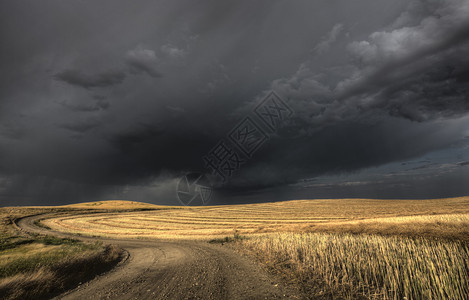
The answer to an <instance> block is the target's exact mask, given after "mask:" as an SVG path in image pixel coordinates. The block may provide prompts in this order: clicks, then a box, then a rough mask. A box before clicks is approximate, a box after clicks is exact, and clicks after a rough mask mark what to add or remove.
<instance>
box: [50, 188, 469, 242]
mask: <svg viewBox="0 0 469 300" xmlns="http://www.w3.org/2000/svg"><path fill="white" fill-rule="evenodd" d="M448 211H455V212H462V213H460V214H451V215H448V214H446V215H442V214H444V213H447V212H448ZM467 213H469V197H466V198H453V199H439V200H368V199H342V200H311V201H290V202H281V203H264V204H248V205H232V206H217V207H188V208H178V209H158V210H154V211H138V212H122V213H95V214H88V215H86V214H85V215H75V216H64V217H61V218H56V219H52V220H46V221H43V222H44V223H45V224H46V225H48V226H50V227H51V228H54V229H56V230H64V231H70V230H73V231H74V232H79V233H82V234H93V235H101V234H105V235H115V236H119V235H129V234H130V233H131V235H134V236H141V237H162V236H171V235H175V236H178V237H183V236H188V237H189V236H190V237H193V236H204V237H208V236H213V237H218V236H227V235H232V234H233V233H234V232H238V233H239V234H257V233H269V232H287V231H318V230H319V231H331V228H332V229H334V228H336V229H337V228H338V230H339V231H340V230H342V229H345V230H344V231H345V232H356V231H357V230H356V229H357V228H358V229H360V230H361V229H362V228H365V227H369V228H371V230H370V231H366V230H365V231H366V232H369V233H380V232H379V231H380V230H381V229H383V228H384V229H385V231H386V232H385V234H388V233H389V231H390V230H391V231H392V230H395V229H396V228H397V227H399V226H400V225H401V223H402V225H403V228H404V230H403V232H406V228H407V231H409V228H410V227H412V230H413V229H415V228H417V229H419V228H420V229H419V230H420V231H422V230H426V229H425V228H423V227H422V224H423V225H425V224H430V225H432V226H433V227H431V230H434V231H435V232H441V231H442V228H443V229H444V230H446V231H447V229H448V228H449V227H451V226H453V225H452V224H455V225H454V226H453V227H451V228H453V229H454V230H453V231H456V230H459V231H460V232H461V231H464V229H461V228H463V227H462V226H463V225H464V224H466V223H468V224H469V221H468V219H469V217H468V216H467ZM405 214H407V215H405ZM434 214H437V215H434ZM363 226H365V227H363ZM409 226H410V227H409ZM425 226H426V225H425ZM425 226H424V227H425ZM401 227H402V226H401ZM422 228H423V229H422ZM351 229H353V230H351ZM398 229H399V230H401V228H400V227H399V228H398ZM333 231H334V230H333ZM360 232H361V231H360ZM418 233H419V231H417V232H416V234H418ZM463 233H464V232H463ZM445 234H446V235H448V234H451V232H446V233H445Z"/></svg>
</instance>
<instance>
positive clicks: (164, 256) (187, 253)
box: [18, 214, 300, 299]
mask: <svg viewBox="0 0 469 300" xmlns="http://www.w3.org/2000/svg"><path fill="white" fill-rule="evenodd" d="M48 216H53V214H50V215H48ZM44 217H46V215H38V216H30V217H26V218H23V219H20V220H19V221H18V226H19V227H20V228H21V230H24V231H26V232H30V233H43V234H51V235H55V236H60V237H73V238H77V239H81V240H84V241H96V240H99V241H104V242H105V243H112V244H117V245H119V246H120V247H121V248H123V249H125V250H126V251H127V253H128V257H127V258H126V259H125V260H124V261H123V262H121V263H120V264H118V266H117V267H115V268H114V269H113V270H111V271H110V272H108V273H105V274H103V275H100V276H98V277H96V278H95V279H93V280H91V281H90V282H87V283H85V284H83V285H81V286H79V287H78V288H76V289H74V290H71V291H69V292H66V293H65V294H62V295H60V296H59V297H57V298H58V299H299V298H300V297H299V296H298V295H297V293H296V291H294V289H293V288H288V287H285V286H284V285H282V284H281V283H279V281H278V279H274V278H272V277H271V276H269V275H268V274H266V272H264V271H263V270H261V269H260V268H259V266H258V265H257V264H256V263H254V262H252V261H251V260H249V259H247V258H245V257H242V256H240V255H238V254H236V253H235V252H233V251H232V250H230V249H228V248H226V246H221V245H211V244H208V243H206V242H191V241H180V242H179V241H159V240H154V241H152V240H123V239H106V238H92V237H82V236H76V235H72V234H66V233H62V232H57V231H51V230H47V229H44V228H41V227H38V226H36V225H34V221H35V220H37V219H42V218H44Z"/></svg>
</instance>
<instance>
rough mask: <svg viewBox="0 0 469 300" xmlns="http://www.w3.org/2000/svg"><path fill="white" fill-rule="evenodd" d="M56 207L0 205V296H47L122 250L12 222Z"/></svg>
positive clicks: (109, 263)
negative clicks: (32, 231) (26, 231)
mask: <svg viewBox="0 0 469 300" xmlns="http://www.w3.org/2000/svg"><path fill="white" fill-rule="evenodd" d="M56 211H58V209H57V208H0V225H1V226H0V299H50V298H51V297H53V296H55V295H58V294H60V293H62V292H64V291H65V290H67V289H70V288H73V287H75V286H77V285H78V284H79V283H80V282H85V281H88V280H90V279H92V278H93V277H94V276H95V275H97V274H99V273H102V272H105V271H107V270H109V269H111V268H112V267H113V266H114V265H115V264H116V263H117V262H118V261H119V260H120V255H121V250H120V249H119V248H118V247H117V246H115V245H107V246H103V245H102V244H101V243H94V244H90V243H82V242H80V241H78V240H74V239H61V238H56V237H52V236H43V235H27V234H24V233H22V232H20V231H18V229H17V228H16V227H15V226H14V220H15V219H17V218H19V217H24V216H27V215H34V214H38V213H47V212H56ZM38 223H39V224H41V223H40V222H38Z"/></svg>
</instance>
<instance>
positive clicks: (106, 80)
mask: <svg viewBox="0 0 469 300" xmlns="http://www.w3.org/2000/svg"><path fill="white" fill-rule="evenodd" d="M125 76H126V75H125V73H123V72H121V71H107V72H103V73H98V74H85V73H83V72H81V71H78V70H65V71H62V72H60V73H57V74H55V75H54V78H55V79H57V80H61V81H63V82H66V83H68V84H71V85H76V86H80V87H83V88H86V89H89V88H93V87H107V86H111V85H116V84H120V83H122V81H124V79H125Z"/></svg>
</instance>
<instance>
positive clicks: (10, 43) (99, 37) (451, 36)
mask: <svg viewBox="0 0 469 300" xmlns="http://www.w3.org/2000/svg"><path fill="white" fill-rule="evenodd" d="M22 3H28V5H26V4H22ZM1 6H2V9H1V10H0V14H1V16H0V17H1V18H0V20H1V22H2V24H3V25H4V26H0V28H1V29H0V30H1V38H2V43H0V53H4V54H2V55H0V62H1V64H2V70H1V73H0V96H1V99H0V177H2V178H4V181H3V182H4V184H3V194H4V195H7V194H8V195H9V196H8V197H13V196H12V195H16V196H15V197H17V199H20V198H21V197H26V196H27V197H29V198H28V199H30V201H33V200H31V199H33V198H34V191H35V190H37V191H40V193H39V192H38V195H40V196H38V199H40V200H41V201H42V200H44V199H51V200H50V201H58V202H60V201H64V200H61V199H64V198H67V201H73V200H74V199H80V200H81V199H83V198H84V197H88V198H90V199H89V200H93V199H91V198H92V197H102V198H109V197H133V200H145V201H149V199H148V197H150V195H151V193H153V192H155V193H158V192H157V191H156V190H159V191H164V192H161V193H162V194H161V197H163V196H164V197H166V196H167V193H166V192H167V191H169V190H174V187H170V184H173V183H174V181H175V178H177V177H178V176H179V175H180V174H182V173H184V172H186V171H192V170H205V169H204V162H203V159H202V158H203V156H204V155H206V154H207V153H208V151H210V149H212V148H213V147H214V146H215V145H216V144H217V142H218V141H220V140H221V139H226V134H227V133H228V132H229V131H230V130H231V129H232V128H233V126H235V125H236V124H237V123H238V122H239V121H240V120H241V119H242V118H244V117H245V116H247V115H249V114H251V113H252V109H253V107H254V106H255V103H256V101H260V100H261V99H262V97H263V96H264V95H265V93H266V92H268V91H269V90H275V91H276V92H277V93H278V94H279V95H280V96H281V97H282V98H283V99H284V100H285V101H286V102H287V103H288V105H289V106H290V107H291V108H292V109H293V110H294V112H295V115H294V117H293V118H291V120H289V122H290V124H289V126H288V127H287V128H285V130H283V129H282V130H281V131H279V132H276V133H274V134H271V136H270V139H269V140H268V141H267V143H266V144H264V145H263V146H262V147H261V148H260V149H259V150H258V152H256V153H255V155H254V156H253V158H252V159H250V160H249V161H248V162H247V163H246V164H245V165H243V167H242V169H241V170H240V173H239V174H238V175H236V176H233V178H232V179H231V181H230V182H229V184H228V187H229V188H233V189H237V188H240V187H243V188H256V187H265V186H272V185H277V184H286V183H291V182H295V181H296V180H298V179H301V178H310V177H314V176H320V175H322V174H331V173H333V174H337V173H342V172H346V173H347V172H353V171H356V170H360V169H363V168H366V167H369V166H378V165H381V164H384V163H388V162H391V161H399V160H402V159H407V158H412V157H416V156H419V155H422V154H424V153H427V152H429V151H432V150H434V149H439V148H444V147H447V146H448V145H450V144H451V143H452V142H454V141H456V140H457V139H459V138H460V137H461V136H467V135H468V131H467V124H468V122H469V121H468V119H467V117H466V118H465V116H466V114H467V111H468V108H469V107H468V101H467V95H468V92H469V91H468V88H467V87H466V86H467V81H468V72H469V71H468V66H469V61H468V59H467V55H466V54H465V53H467V50H468V45H467V23H466V22H467V21H466V19H467V13H468V7H469V5H468V1H461V0H432V1H423V0H422V1H411V2H409V1H405V0H400V1H387V0H379V1H376V0H360V1H354V2H351V1H339V2H334V1H331V2H311V1H299V2H296V3H291V2H284V1H256V2H252V1H226V2H224V3H223V4H220V3H218V2H216V1H199V2H197V3H194V2H193V1H144V0H142V1H137V2H132V3H130V2H126V1H102V2H99V3H98V2H96V3H94V4H93V5H88V4H87V5H85V4H83V3H81V2H73V3H70V4H68V3H67V5H65V4H63V3H62V2H60V1H52V0H48V1H44V2H41V3H39V2H36V1H29V2H28V1H26V2H19V1H6V2H3V3H2V4H1ZM364 12H366V16H364ZM103 16H105V17H103ZM25 19H27V20H28V22H24V21H23V20H25ZM45 32H47V34H44V33H45ZM103 70H110V71H105V72H103ZM64 83H66V84H64ZM76 87H79V88H76ZM415 121H418V122H415ZM21 186H27V187H29V188H27V189H25V191H27V193H22V189H21V188H20V187H21ZM41 187H42V190H41ZM144 187H146V188H147V189H146V190H145V191H144V192H143V189H144ZM80 189H84V190H86V191H83V192H82V194H79V193H78V192H77V191H79V190H80ZM139 189H141V190H142V192H141V197H147V198H139V192H138V190H139ZM1 193H2V188H0V194H1ZM76 195H79V196H76ZM126 195H127V196H126ZM5 197H6V196H3V199H5ZM155 197H156V196H155ZM15 199H16V198H15ZM21 199H22V198H21ZM165 199H166V198H165ZM152 200H153V199H152ZM155 201H159V202H163V200H155ZM164 201H167V200H164Z"/></svg>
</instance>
